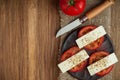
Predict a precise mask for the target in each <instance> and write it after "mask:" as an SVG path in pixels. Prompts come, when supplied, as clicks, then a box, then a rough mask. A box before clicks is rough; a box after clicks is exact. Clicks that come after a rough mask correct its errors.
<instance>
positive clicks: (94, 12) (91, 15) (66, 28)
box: [56, 0, 114, 38]
mask: <svg viewBox="0 0 120 80" xmlns="http://www.w3.org/2000/svg"><path fill="white" fill-rule="evenodd" d="M112 4H114V1H113V0H105V1H104V2H103V3H102V4H100V5H98V6H97V7H95V8H94V9H92V10H91V11H89V12H87V13H86V14H85V16H83V17H82V18H81V19H80V18H78V19H76V20H75V21H73V22H71V23H69V24H68V25H66V26H64V27H63V28H61V29H60V30H59V31H58V32H57V34H56V38H57V37H59V36H61V35H63V34H65V33H66V32H69V31H71V30H72V29H74V28H76V27H77V26H79V25H81V24H82V23H84V22H86V21H87V20H90V19H92V18H94V17H95V16H97V15H98V14H99V13H101V12H102V11H103V10H105V9H106V8H108V7H109V6H111V5H112Z"/></svg>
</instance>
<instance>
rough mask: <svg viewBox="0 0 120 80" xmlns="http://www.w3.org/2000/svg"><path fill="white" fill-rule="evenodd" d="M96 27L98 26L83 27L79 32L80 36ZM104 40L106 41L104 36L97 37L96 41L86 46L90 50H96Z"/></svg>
mask: <svg viewBox="0 0 120 80" xmlns="http://www.w3.org/2000/svg"><path fill="white" fill-rule="evenodd" d="M95 28H96V26H86V27H84V28H82V29H81V30H80V31H79V33H78V37H81V36H83V35H85V34H86V33H88V32H90V31H92V30H93V29H95ZM103 41H104V36H103V37H101V38H99V39H97V40H96V41H94V42H92V43H90V44H88V45H87V46H85V48H86V49H89V50H95V49H97V48H99V47H100V46H101V45H102V43H103Z"/></svg>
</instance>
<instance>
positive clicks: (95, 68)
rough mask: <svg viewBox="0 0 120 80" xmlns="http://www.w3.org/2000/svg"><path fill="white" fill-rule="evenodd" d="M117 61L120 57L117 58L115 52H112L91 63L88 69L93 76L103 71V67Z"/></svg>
mask: <svg viewBox="0 0 120 80" xmlns="http://www.w3.org/2000/svg"><path fill="white" fill-rule="evenodd" d="M116 62H118V59H117V57H116V55H115V53H112V54H110V55H108V56H106V57H105V58H103V59H101V60H99V61H97V62H95V63H93V64H91V65H90V66H88V67H87V69H88V71H89V73H90V75H91V76H93V75H94V74H96V73H98V72H100V71H102V70H103V69H106V68H108V67H110V66H111V65H113V64H115V63H116Z"/></svg>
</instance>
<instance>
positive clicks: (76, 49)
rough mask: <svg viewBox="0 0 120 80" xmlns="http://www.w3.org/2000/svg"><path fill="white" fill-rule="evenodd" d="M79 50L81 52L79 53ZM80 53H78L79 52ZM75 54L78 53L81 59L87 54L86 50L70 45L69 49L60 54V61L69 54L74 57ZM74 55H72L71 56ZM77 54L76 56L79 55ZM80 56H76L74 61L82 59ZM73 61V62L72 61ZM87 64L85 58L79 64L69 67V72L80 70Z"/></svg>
mask: <svg viewBox="0 0 120 80" xmlns="http://www.w3.org/2000/svg"><path fill="white" fill-rule="evenodd" d="M80 52H81V53H80ZM79 53H80V54H79ZM76 54H79V56H80V57H81V58H82V59H87V58H88V57H89V56H88V55H87V53H86V51H85V50H84V51H83V50H82V51H81V50H80V49H79V48H78V47H72V48H70V49H68V50H67V51H65V52H64V53H63V55H62V56H61V62H64V61H65V60H66V59H68V58H70V57H71V56H72V57H74V56H75V55H76ZM73 55H74V56H73ZM79 56H77V57H79ZM82 59H80V58H76V59H74V61H75V60H76V61H77V60H82ZM74 63H75V62H74ZM86 65H87V60H84V61H82V62H81V63H80V64H78V65H77V66H75V67H73V68H72V69H70V70H69V71H71V72H77V71H81V70H82V69H83V68H84V67H85V66H86Z"/></svg>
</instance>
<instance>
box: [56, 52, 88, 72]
mask: <svg viewBox="0 0 120 80" xmlns="http://www.w3.org/2000/svg"><path fill="white" fill-rule="evenodd" d="M88 58H89V55H88V54H87V52H86V51H85V50H81V51H80V52H78V53H77V54H75V55H73V56H72V57H70V58H68V59H66V60H65V61H63V62H61V63H59V64H58V67H59V68H60V70H61V71H62V72H63V73H64V72H66V71H68V70H70V69H72V68H73V67H75V66H76V65H78V64H80V63H81V62H83V61H84V60H86V59H88Z"/></svg>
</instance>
